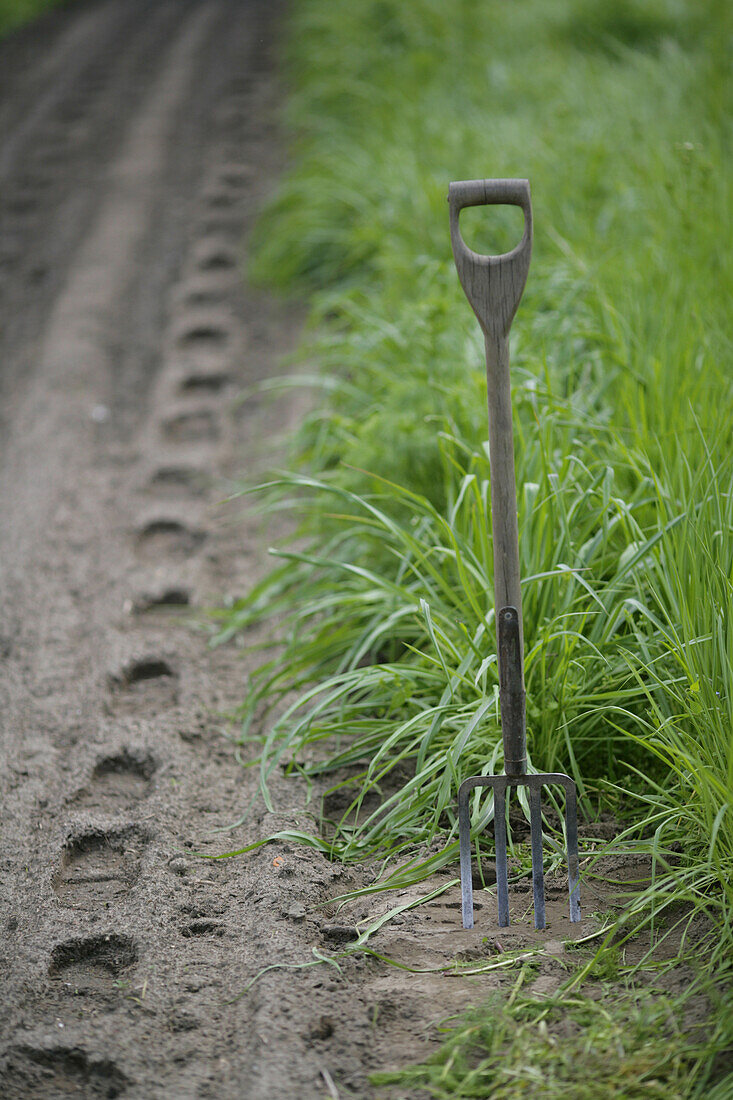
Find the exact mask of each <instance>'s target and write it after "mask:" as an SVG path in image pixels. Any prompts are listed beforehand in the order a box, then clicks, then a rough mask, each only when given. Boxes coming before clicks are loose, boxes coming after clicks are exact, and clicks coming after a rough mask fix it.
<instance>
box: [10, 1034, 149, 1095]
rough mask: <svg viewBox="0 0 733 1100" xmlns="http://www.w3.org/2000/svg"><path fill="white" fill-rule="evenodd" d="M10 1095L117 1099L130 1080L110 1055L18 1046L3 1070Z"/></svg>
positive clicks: (78, 1049) (71, 1049)
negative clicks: (98, 1057) (93, 1054)
mask: <svg viewBox="0 0 733 1100" xmlns="http://www.w3.org/2000/svg"><path fill="white" fill-rule="evenodd" d="M0 1079H2V1082H3V1086H4V1090H7V1091H5V1095H6V1096H23V1097H25V1098H26V1100H34V1098H38V1100H41V1098H43V1100H49V1098H50V1097H61V1096H78V1097H80V1098H81V1100H98V1098H99V1100H114V1098H115V1097H117V1096H122V1095H123V1094H124V1093H125V1091H126V1090H127V1087H128V1085H129V1084H130V1081H129V1080H128V1078H127V1077H126V1076H125V1074H124V1073H122V1071H121V1070H120V1069H118V1067H117V1066H116V1065H115V1063H114V1062H113V1061H111V1059H109V1058H101V1059H93V1058H92V1057H91V1056H90V1055H88V1054H87V1053H86V1052H85V1051H84V1050H82V1049H81V1048H80V1047H61V1046H58V1047H50V1048H48V1049H45V1050H44V1049H36V1048H35V1047H32V1046H25V1045H24V1046H17V1047H14V1048H13V1049H12V1050H11V1051H10V1053H9V1056H8V1058H7V1059H6V1062H5V1066H4V1067H3V1071H2V1073H0Z"/></svg>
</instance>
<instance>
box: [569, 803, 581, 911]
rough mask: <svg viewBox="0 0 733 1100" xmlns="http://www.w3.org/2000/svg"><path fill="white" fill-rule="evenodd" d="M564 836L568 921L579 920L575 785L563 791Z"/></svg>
mask: <svg viewBox="0 0 733 1100" xmlns="http://www.w3.org/2000/svg"><path fill="white" fill-rule="evenodd" d="M565 836H566V841H567V847H568V890H569V893H570V920H571V921H572V922H573V923H574V924H575V923H577V922H578V921H579V920H580V868H579V859H578V800H577V798H576V795H575V784H571V785H569V786H568V787H566V790H565Z"/></svg>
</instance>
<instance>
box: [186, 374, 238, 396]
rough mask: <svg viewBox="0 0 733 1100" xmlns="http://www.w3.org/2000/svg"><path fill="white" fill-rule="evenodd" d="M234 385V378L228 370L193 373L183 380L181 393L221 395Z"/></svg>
mask: <svg viewBox="0 0 733 1100" xmlns="http://www.w3.org/2000/svg"><path fill="white" fill-rule="evenodd" d="M231 384H232V376H231V374H230V372H229V371H226V370H198V371H192V372H191V374H187V375H186V377H185V378H183V379H182V381H181V385H180V391H181V393H182V394H191V393H220V392H221V391H222V390H224V389H226V388H227V386H230V385H231Z"/></svg>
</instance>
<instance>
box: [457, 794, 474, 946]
mask: <svg viewBox="0 0 733 1100" xmlns="http://www.w3.org/2000/svg"><path fill="white" fill-rule="evenodd" d="M470 789H471V783H470V780H469V781H468V782H466V783H462V784H461V786H460V787H459V789H458V847H459V851H460V856H461V910H462V916H463V927H464V928H473V880H472V878H471V815H470V812H469V808H468V794H469V791H470Z"/></svg>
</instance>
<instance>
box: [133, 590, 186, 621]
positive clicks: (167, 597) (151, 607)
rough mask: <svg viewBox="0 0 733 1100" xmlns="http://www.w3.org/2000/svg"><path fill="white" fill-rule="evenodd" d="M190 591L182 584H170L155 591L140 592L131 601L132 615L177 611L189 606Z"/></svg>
mask: <svg viewBox="0 0 733 1100" xmlns="http://www.w3.org/2000/svg"><path fill="white" fill-rule="evenodd" d="M191 600H192V592H191V589H190V588H186V587H184V586H183V585H176V584H170V585H167V586H165V587H164V588H161V589H159V590H157V591H155V592H141V593H140V595H138V596H136V597H135V598H134V600H133V601H132V612H133V614H134V615H150V614H151V613H154V612H155V613H158V612H160V613H163V612H178V611H180V609H181V608H182V607H190V606H191Z"/></svg>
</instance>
